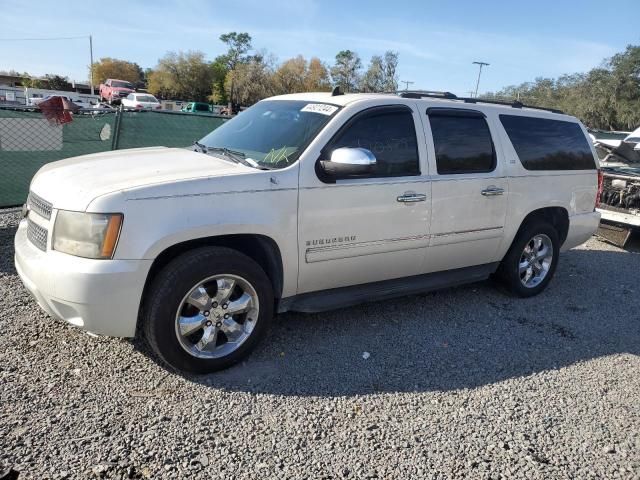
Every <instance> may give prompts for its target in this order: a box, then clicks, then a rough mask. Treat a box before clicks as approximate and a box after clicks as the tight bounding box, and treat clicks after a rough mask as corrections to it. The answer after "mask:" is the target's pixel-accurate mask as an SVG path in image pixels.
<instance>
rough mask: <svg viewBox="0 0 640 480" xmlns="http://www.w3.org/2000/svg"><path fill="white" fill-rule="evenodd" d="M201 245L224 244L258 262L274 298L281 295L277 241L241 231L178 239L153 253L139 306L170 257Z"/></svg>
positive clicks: (282, 282) (280, 259) (217, 245)
mask: <svg viewBox="0 0 640 480" xmlns="http://www.w3.org/2000/svg"><path fill="white" fill-rule="evenodd" d="M201 247H227V248H231V249H233V250H236V251H238V252H240V253H243V254H245V255H246V256H248V257H249V258H251V259H252V260H254V261H255V262H256V263H257V264H258V265H260V267H262V269H263V270H264V271H265V273H266V274H267V277H269V280H271V284H272V286H273V292H274V294H275V297H276V298H275V299H276V301H278V300H279V299H280V298H281V296H282V289H283V284H284V270H283V265H282V254H281V252H280V248H279V247H278V244H277V243H276V241H275V240H273V239H272V238H271V237H268V236H266V235H259V234H246V233H242V234H230V235H220V236H212V237H202V238H196V239H191V240H186V241H183V242H179V243H176V244H174V245H171V246H169V247H167V248H165V249H164V250H163V251H162V252H160V254H159V255H157V256H156V258H155V259H154V261H153V263H152V264H151V268H150V269H149V273H148V274H147V279H146V281H145V285H144V289H143V292H142V297H141V306H142V304H143V302H144V298H146V295H147V290H148V288H149V286H150V285H151V283H152V282H153V279H154V278H155V277H156V276H157V275H158V273H159V272H160V271H161V270H162V269H163V268H164V267H165V266H166V265H167V264H168V263H169V262H170V261H171V260H173V259H174V258H176V257H178V256H179V255H181V254H183V253H185V252H188V251H190V250H193V249H195V248H201Z"/></svg>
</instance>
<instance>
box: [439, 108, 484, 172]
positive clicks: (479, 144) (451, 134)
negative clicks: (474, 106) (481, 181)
mask: <svg viewBox="0 0 640 480" xmlns="http://www.w3.org/2000/svg"><path fill="white" fill-rule="evenodd" d="M429 123H430V124H431V133H432V134H433V143H434V146H435V149H436V164H437V166H438V173H439V174H441V175H443V174H453V173H458V174H460V173H480V172H491V171H492V170H493V169H494V168H495V152H494V149H493V141H492V140H491V133H490V132H489V127H488V125H487V122H486V120H485V119H484V117H483V116H482V115H481V114H477V115H470V116H465V115H464V114H463V113H462V114H461V113H458V114H455V115H449V114H447V113H430V114H429Z"/></svg>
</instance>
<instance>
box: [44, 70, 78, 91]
mask: <svg viewBox="0 0 640 480" xmlns="http://www.w3.org/2000/svg"><path fill="white" fill-rule="evenodd" d="M44 81H45V82H46V83H47V84H48V86H49V89H50V90H62V91H67V92H69V91H71V90H73V86H72V85H71V82H69V78H68V77H62V76H60V75H53V74H51V73H48V74H46V75H45V76H44Z"/></svg>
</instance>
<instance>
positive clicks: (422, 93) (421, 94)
mask: <svg viewBox="0 0 640 480" xmlns="http://www.w3.org/2000/svg"><path fill="white" fill-rule="evenodd" d="M398 95H400V96H401V97H402V98H443V99H445V100H459V101H461V102H464V103H487V104H492V105H505V106H507V107H512V108H533V109H535V110H545V111H547V112H551V113H559V114H564V112H563V111H562V110H558V109H557V108H547V107H534V106H532V105H525V104H524V103H521V102H519V101H518V100H514V101H513V102H504V101H500V100H489V99H484V98H471V97H458V96H457V95H455V94H453V93H451V92H436V91H428V90H403V91H401V92H398Z"/></svg>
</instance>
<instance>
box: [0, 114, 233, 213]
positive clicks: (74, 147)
mask: <svg viewBox="0 0 640 480" xmlns="http://www.w3.org/2000/svg"><path fill="white" fill-rule="evenodd" d="M70 118H71V121H69V122H68V123H63V124H60V123H58V122H56V121H52V120H51V119H47V118H45V116H44V115H43V114H42V112H41V111H40V110H38V109H35V108H26V107H0V207H7V206H14V205H20V204H22V203H24V201H25V200H26V198H27V194H28V192H29V183H30V182H31V178H32V177H33V175H34V174H35V173H36V172H37V171H38V169H39V168H40V167H42V166H43V165H45V164H46V163H49V162H53V161H56V160H61V159H64V158H69V157H76V156H78V155H86V154H90V153H97V152H104V151H108V150H118V149H124V148H136V147H153V146H164V147H188V146H189V145H192V144H193V142H194V141H195V140H199V139H200V138H202V137H204V136H205V135H206V134H207V133H209V132H211V131H212V130H214V129H216V128H217V127H219V126H220V125H222V123H223V122H225V121H226V120H227V119H228V117H223V116H218V115H203V114H189V113H180V112H162V111H159V112H158V111H128V110H121V109H119V110H108V111H99V110H82V111H78V112H75V113H73V114H72V116H71V117H70Z"/></svg>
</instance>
